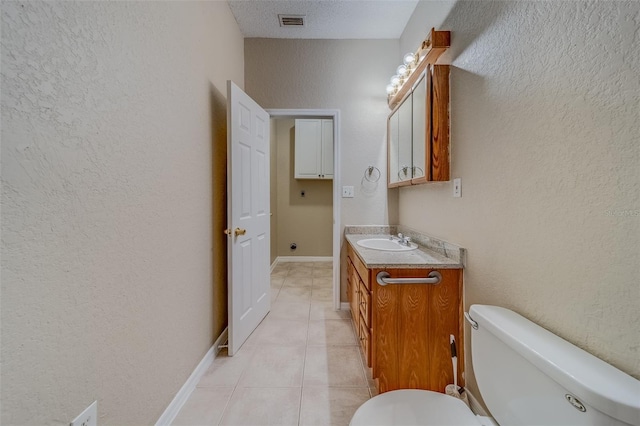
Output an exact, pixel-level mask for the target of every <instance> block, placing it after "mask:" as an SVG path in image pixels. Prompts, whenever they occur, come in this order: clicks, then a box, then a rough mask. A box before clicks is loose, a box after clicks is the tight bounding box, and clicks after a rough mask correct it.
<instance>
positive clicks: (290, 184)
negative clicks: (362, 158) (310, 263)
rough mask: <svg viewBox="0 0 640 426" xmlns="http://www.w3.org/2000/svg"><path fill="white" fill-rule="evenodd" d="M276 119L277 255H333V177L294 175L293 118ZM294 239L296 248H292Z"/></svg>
mask: <svg viewBox="0 0 640 426" xmlns="http://www.w3.org/2000/svg"><path fill="white" fill-rule="evenodd" d="M275 122H276V129H277V130H276V138H277V142H276V143H277V155H276V157H277V164H276V169H277V177H276V179H277V219H276V220H277V222H278V230H277V232H276V234H275V239H276V240H277V253H278V256H332V254H333V253H332V252H333V246H332V243H333V235H332V230H333V199H332V197H333V181H331V180H314V179H302V180H300V179H294V177H293V175H294V143H295V120H293V119H278V120H275ZM272 156H273V154H272ZM303 190H304V191H305V196H304V197H301V196H300V193H301V191H303ZM272 238H273V236H272ZM294 242H295V243H296V245H297V247H298V248H297V249H296V250H291V249H290V248H289V247H290V245H291V243H294Z"/></svg>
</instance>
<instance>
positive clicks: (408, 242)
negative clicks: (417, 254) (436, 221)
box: [398, 232, 411, 247]
mask: <svg viewBox="0 0 640 426" xmlns="http://www.w3.org/2000/svg"><path fill="white" fill-rule="evenodd" d="M398 238H399V239H400V241H398V243H400V244H402V245H404V246H407V247H409V246H410V245H411V238H410V237H405V236H404V235H402V233H401V232H400V233H398Z"/></svg>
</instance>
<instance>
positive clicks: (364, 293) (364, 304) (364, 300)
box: [358, 281, 371, 327]
mask: <svg viewBox="0 0 640 426" xmlns="http://www.w3.org/2000/svg"><path fill="white" fill-rule="evenodd" d="M359 285H360V292H359V293H358V299H359V309H360V315H362V319H363V320H364V322H365V324H366V325H367V326H368V327H371V293H370V292H369V290H367V289H366V287H365V286H364V283H363V282H362V281H360V284H359Z"/></svg>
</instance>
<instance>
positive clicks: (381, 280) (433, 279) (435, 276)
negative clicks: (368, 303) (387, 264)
mask: <svg viewBox="0 0 640 426" xmlns="http://www.w3.org/2000/svg"><path fill="white" fill-rule="evenodd" d="M390 276H391V274H389V273H388V272H386V271H381V272H378V275H376V281H377V282H378V284H380V285H383V286H384V285H387V284H434V285H435V284H440V281H441V280H442V275H440V272H438V271H431V272H429V275H427V276H426V277H425V278H389V277H390Z"/></svg>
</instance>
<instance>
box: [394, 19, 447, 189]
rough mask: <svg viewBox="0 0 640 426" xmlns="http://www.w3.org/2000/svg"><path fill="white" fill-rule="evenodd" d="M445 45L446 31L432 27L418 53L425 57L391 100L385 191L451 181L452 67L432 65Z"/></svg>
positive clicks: (445, 47) (444, 48)
mask: <svg viewBox="0 0 640 426" xmlns="http://www.w3.org/2000/svg"><path fill="white" fill-rule="evenodd" d="M449 41H450V32H449V31H435V30H433V29H432V30H431V33H430V35H429V37H428V38H427V39H426V40H425V41H424V42H423V43H422V46H421V48H420V49H418V52H417V53H416V55H421V57H423V59H422V60H421V61H420V62H419V63H418V65H417V66H416V68H415V70H413V72H412V73H411V74H410V75H409V76H408V77H407V79H406V81H405V82H404V84H403V85H402V87H401V88H400V89H399V90H398V91H397V92H396V93H394V94H393V95H391V96H389V107H390V108H391V109H392V112H391V114H390V115H389V118H388V121H387V149H388V156H387V159H388V173H387V176H388V187H389V188H395V187H399V186H406V185H417V184H421V183H427V182H434V181H448V180H449V75H450V66H449V65H435V64H434V62H436V61H437V59H438V57H440V55H441V54H442V53H443V52H444V51H445V50H446V49H447V48H448V47H449ZM425 50H426V52H425Z"/></svg>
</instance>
